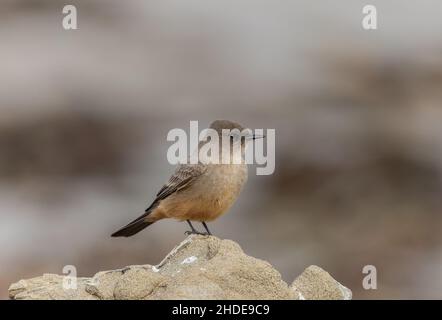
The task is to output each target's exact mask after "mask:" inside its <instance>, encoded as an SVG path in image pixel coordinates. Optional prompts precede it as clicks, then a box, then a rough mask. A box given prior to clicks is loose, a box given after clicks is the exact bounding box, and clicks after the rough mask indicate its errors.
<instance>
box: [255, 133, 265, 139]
mask: <svg viewBox="0 0 442 320" xmlns="http://www.w3.org/2000/svg"><path fill="white" fill-rule="evenodd" d="M265 137H266V136H265V135H262V134H253V135H252V139H253V140H256V139H263V138H265Z"/></svg>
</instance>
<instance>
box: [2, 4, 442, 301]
mask: <svg viewBox="0 0 442 320" xmlns="http://www.w3.org/2000/svg"><path fill="white" fill-rule="evenodd" d="M65 4H74V5H75V6H76V7H77V10H78V27H79V29H78V30H70V31H66V30H64V29H63V28H62V18H63V15H62V8H63V6H64V5H65ZM366 4H373V5H375V6H376V7H377V12H378V30H375V31H366V30H364V29H363V28H362V26H361V21H362V18H363V14H362V7H363V6H364V5H366ZM441 12H442V3H441V2H440V1H439V0H432V1H429V0H427V1H425V0H423V1H411V0H408V1H404V0H391V1H374V0H373V1H370V2H369V3H366V2H365V1H355V0H351V1H350V0H347V1H342V0H341V1H320V2H319V1H317V2H315V3H313V1H307V0H305V1H256V0H253V1H252V0H248V1H237V0H236V1H233V0H230V1H216V2H213V1H211V2H208V1H203V0H188V1H179V0H176V1H142V0H130V1H117V0H89V1H74V0H71V1H69V2H68V3H63V1H55V0H38V1H37V0H35V1H31V0H2V1H1V4H0V83H1V86H0V115H1V116H0V247H1V250H0V298H3V299H6V298H7V297H8V295H7V289H8V286H9V285H10V284H11V283H12V282H15V281H18V280H19V279H22V278H29V277H34V276H38V275H40V274H42V273H59V274H60V273H62V269H63V266H65V265H68V264H70V265H75V266H76V267H77V271H78V275H79V276H91V275H93V274H94V273H95V272H97V271H99V270H107V269H113V268H119V267H123V266H126V265H130V264H145V263H149V264H156V263H158V262H159V261H160V260H161V258H162V257H164V256H165V255H166V254H167V253H168V252H169V251H170V250H171V249H172V248H173V247H174V246H175V245H176V244H177V243H179V242H180V241H181V240H183V239H184V238H185V235H184V234H183V233H184V231H185V230H187V225H186V224H183V223H178V222H176V221H172V220H169V221H161V222H159V223H157V224H154V225H152V226H151V227H149V229H146V230H145V231H144V232H142V233H140V234H138V235H137V236H135V237H133V238H128V239H122V238H110V234H111V233H112V232H113V231H115V230H116V229H117V228H119V227H121V226H122V225H124V224H126V223H127V222H129V221H130V220H131V219H133V218H135V217H137V216H138V215H139V214H140V213H142V212H143V210H144V209H145V207H146V206H147V205H148V204H150V201H152V200H153V197H154V195H155V194H156V192H157V191H158V189H159V188H160V187H161V185H162V184H163V183H164V182H165V181H166V180H167V179H168V177H169V175H170V173H171V172H172V171H173V169H174V168H173V167H172V166H170V165H169V164H168V163H167V161H166V151H167V148H168V146H169V145H170V143H168V142H167V141H166V135H167V132H168V131H169V130H170V129H171V128H175V127H180V128H183V129H186V130H187V129H188V127H189V121H190V120H199V121H200V128H201V126H206V125H208V124H209V123H210V122H211V121H212V120H213V119H219V118H221V119H231V120H235V121H238V122H240V123H242V124H244V125H246V126H249V127H252V128H274V129H276V170H275V173H274V174H273V175H270V176H256V175H254V173H255V168H250V169H249V174H250V176H249V182H248V184H247V185H246V187H245V189H244V191H243V194H242V196H241V197H240V199H239V200H238V202H237V203H236V204H235V205H234V207H233V208H232V209H231V211H230V212H229V213H228V214H226V215H225V216H223V217H222V218H220V219H219V220H217V221H215V222H214V223H212V224H211V230H212V232H213V233H215V234H216V235H217V236H219V237H221V238H228V239H233V240H235V241H237V242H238V243H239V244H240V245H241V246H242V248H243V249H244V251H245V252H246V253H248V254H250V255H252V256H255V257H258V258H261V259H264V260H267V261H269V262H270V263H272V264H273V265H274V266H275V268H277V269H278V270H279V271H280V272H281V274H282V276H283V278H284V280H286V281H287V282H289V283H291V282H292V281H293V280H294V278H295V277H296V276H297V275H298V274H300V273H301V272H302V271H303V270H304V268H306V267H307V266H309V265H311V264H317V265H319V266H321V267H322V268H324V269H325V270H327V271H328V272H330V273H331V274H332V275H333V276H334V277H335V278H336V279H338V280H339V281H340V282H341V283H343V284H344V285H346V286H348V287H349V288H351V290H352V291H353V293H354V298H359V299H374V298H380V299H388V298H390V299H391V298H394V299H400V298H405V299H409V298H439V299H441V298H442V274H441V265H442V233H441V232H440V230H441V227H442V211H441V209H442V200H441V191H442V179H441V178H442V105H441V102H442V43H441V41H440V39H442V20H441V19H440V14H441ZM368 264H370V265H374V266H376V267H377V272H378V289H377V290H364V289H363V287H362V279H363V277H364V274H362V268H363V267H364V266H365V265H368Z"/></svg>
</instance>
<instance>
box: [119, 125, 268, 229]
mask: <svg viewBox="0 0 442 320" xmlns="http://www.w3.org/2000/svg"><path fill="white" fill-rule="evenodd" d="M210 128H211V129H214V130H216V132H217V133H218V135H219V137H220V139H219V141H211V139H210V140H209V141H208V142H204V143H203V142H200V143H199V148H201V146H202V145H204V144H206V143H218V144H219V146H220V147H219V150H220V152H219V153H220V155H221V156H225V152H224V153H223V152H222V151H221V149H222V146H221V141H222V135H226V134H227V135H228V137H226V138H227V139H228V141H229V143H230V150H232V151H231V152H228V153H227V154H228V156H230V160H232V158H234V157H238V156H239V157H240V159H242V160H243V161H241V164H233V163H232V162H230V163H229V164H223V163H221V162H220V163H219V164H213V163H204V164H203V163H201V162H198V163H197V164H181V165H179V166H178V168H177V169H176V170H175V172H174V174H173V175H172V176H171V177H170V179H169V181H168V182H167V183H166V184H165V185H164V186H163V187H162V188H161V189H160V191H159V192H158V193H157V196H156V198H155V200H154V201H153V202H152V204H151V205H150V206H149V207H148V208H147V209H146V210H145V212H144V214H143V215H142V216H140V217H138V218H137V219H135V220H134V221H132V222H131V223H129V224H128V225H126V226H124V227H123V228H121V229H120V230H118V231H117V232H115V233H114V234H112V237H130V236H132V235H134V234H136V233H138V232H140V231H141V230H143V229H144V228H146V227H147V226H149V225H151V224H152V223H154V222H156V221H158V220H161V219H164V218H174V219H178V220H180V221H184V220H186V221H187V223H188V224H189V226H190V228H191V231H187V232H186V233H187V234H191V233H196V234H211V233H210V231H209V228H208V227H207V225H206V221H213V220H215V219H216V218H218V217H219V216H220V215H222V214H223V213H224V212H226V211H227V210H228V209H229V208H230V206H231V205H232V204H233V202H234V201H235V200H236V198H237V197H238V195H239V193H240V192H241V189H242V187H243V185H244V184H245V183H246V181H247V164H246V163H245V161H244V152H245V145H246V143H247V141H248V140H252V139H256V138H262V137H261V136H260V137H257V136H256V135H253V134H251V133H248V134H246V135H241V132H242V131H243V129H244V128H243V127H242V126H241V125H239V124H238V123H235V122H232V121H227V120H216V121H214V122H213V123H212V124H211V125H210ZM223 129H228V130H229V133H226V131H224V133H223ZM233 129H238V130H234V131H233V132H232V131H230V130H233ZM235 144H236V146H237V147H238V144H240V145H241V147H240V148H234V145H235ZM199 148H198V150H199ZM238 152H239V153H240V154H235V153H238ZM224 163H225V162H224ZM191 221H199V222H201V223H202V224H203V226H204V228H205V229H206V231H207V233H201V232H198V231H197V230H196V229H195V228H194V227H193V225H192V223H191Z"/></svg>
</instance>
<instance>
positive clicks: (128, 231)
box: [112, 206, 155, 237]
mask: <svg viewBox="0 0 442 320" xmlns="http://www.w3.org/2000/svg"><path fill="white" fill-rule="evenodd" d="M154 208H155V207H154V206H151V207H149V208H147V210H146V212H145V213H144V214H143V215H142V216H140V217H138V218H136V219H135V220H134V221H132V222H131V223H129V224H128V225H126V226H124V227H123V228H121V229H120V230H118V231H116V232H114V233H113V234H112V237H130V236H133V235H134V234H136V233H138V232H140V231H141V230H143V229H144V228H146V227H148V226H150V225H151V224H152V223H154V222H155V221H151V222H149V221H146V217H147V216H148V215H149V214H150V213H151V212H152V210H153V209H154Z"/></svg>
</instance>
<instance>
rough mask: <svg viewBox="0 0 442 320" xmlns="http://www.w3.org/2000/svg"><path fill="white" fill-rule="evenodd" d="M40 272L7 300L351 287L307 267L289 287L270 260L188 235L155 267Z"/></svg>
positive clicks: (296, 293)
mask: <svg viewBox="0 0 442 320" xmlns="http://www.w3.org/2000/svg"><path fill="white" fill-rule="evenodd" d="M63 279H65V277H64V276H59V275H47V274H45V275H43V276H41V277H36V278H32V279H28V280H21V281H19V282H17V283H14V284H12V285H11V286H10V288H9V295H10V297H11V299H101V300H105V299H348V298H351V291H350V290H348V289H347V288H345V287H343V286H342V285H340V284H339V283H338V282H337V281H335V280H334V279H333V278H332V277H331V276H330V275H329V274H328V273H327V272H325V271H323V270H322V269H320V268H319V267H315V266H311V267H309V268H307V269H306V271H304V273H303V274H302V275H301V276H299V277H298V278H297V279H296V280H295V281H294V282H293V284H292V286H291V287H289V286H288V285H287V284H286V283H285V282H284V281H283V280H282V279H281V275H280V274H279V272H278V271H276V270H275V269H274V268H273V267H272V266H271V265H270V264H269V263H268V262H266V261H263V260H260V259H256V258H253V257H250V256H248V255H246V254H244V252H243V251H242V250H241V248H240V246H239V245H238V244H237V243H235V242H233V241H230V240H221V239H218V238H216V237H213V236H195V235H192V236H189V237H188V238H187V239H186V240H184V241H183V242H182V243H181V244H180V245H178V246H177V247H176V248H175V249H173V250H172V251H171V252H170V253H169V254H168V255H167V256H166V258H164V259H163V261H162V262H161V263H160V264H158V265H157V266H151V265H141V266H129V267H126V268H124V269H119V270H110V271H101V272H98V273H97V274H95V275H94V276H93V277H92V278H78V279H77V288H76V289H66V288H64V286H63Z"/></svg>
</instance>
